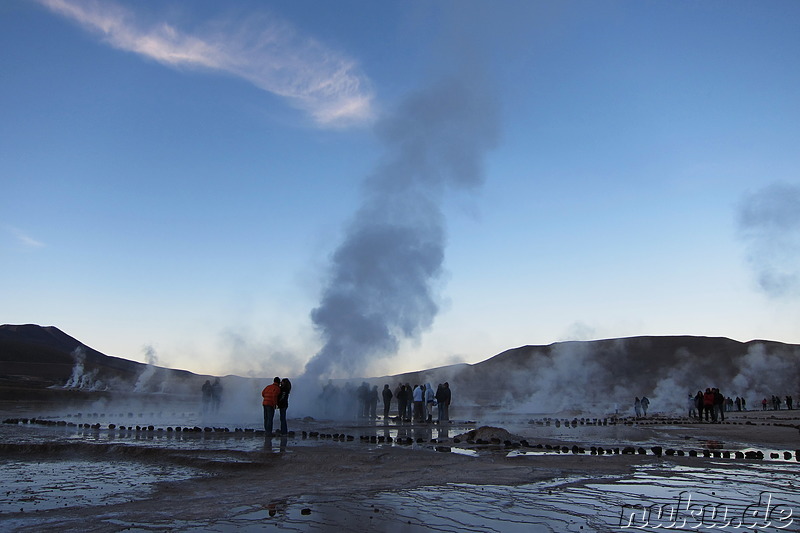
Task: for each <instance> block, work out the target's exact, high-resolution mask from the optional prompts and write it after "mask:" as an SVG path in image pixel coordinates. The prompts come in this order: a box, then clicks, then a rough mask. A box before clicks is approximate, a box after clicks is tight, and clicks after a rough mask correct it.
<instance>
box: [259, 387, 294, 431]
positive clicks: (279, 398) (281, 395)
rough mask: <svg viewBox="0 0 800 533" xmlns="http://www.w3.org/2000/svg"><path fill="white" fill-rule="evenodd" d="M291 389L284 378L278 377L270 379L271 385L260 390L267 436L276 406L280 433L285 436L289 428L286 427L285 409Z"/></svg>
mask: <svg viewBox="0 0 800 533" xmlns="http://www.w3.org/2000/svg"><path fill="white" fill-rule="evenodd" d="M291 391H292V384H291V382H290V381H289V380H288V379H286V378H283V379H281V378H278V377H276V378H275V379H273V380H272V384H271V385H267V386H266V387H264V390H262V391H261V397H262V398H263V399H264V401H262V402H261V404H262V405H263V406H264V430H265V431H266V433H267V436H268V437H271V436H272V421H273V419H274V418H275V409H276V408H277V409H278V410H279V411H280V414H281V435H283V436H285V435H286V434H287V433H288V432H289V429H288V428H287V427H286V409H288V408H289V393H290V392H291Z"/></svg>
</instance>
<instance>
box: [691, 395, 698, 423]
mask: <svg viewBox="0 0 800 533" xmlns="http://www.w3.org/2000/svg"><path fill="white" fill-rule="evenodd" d="M696 417H697V402H695V400H694V396H692V393H691V392H690V393H689V418H690V419H691V418H696Z"/></svg>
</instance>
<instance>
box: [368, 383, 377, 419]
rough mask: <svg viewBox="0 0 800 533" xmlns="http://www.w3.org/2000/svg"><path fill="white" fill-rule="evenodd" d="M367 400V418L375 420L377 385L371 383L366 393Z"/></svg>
mask: <svg viewBox="0 0 800 533" xmlns="http://www.w3.org/2000/svg"><path fill="white" fill-rule="evenodd" d="M367 399H368V400H369V418H370V419H371V420H375V419H376V418H378V386H377V385H373V386H372V389H370V391H369V394H368V395H367Z"/></svg>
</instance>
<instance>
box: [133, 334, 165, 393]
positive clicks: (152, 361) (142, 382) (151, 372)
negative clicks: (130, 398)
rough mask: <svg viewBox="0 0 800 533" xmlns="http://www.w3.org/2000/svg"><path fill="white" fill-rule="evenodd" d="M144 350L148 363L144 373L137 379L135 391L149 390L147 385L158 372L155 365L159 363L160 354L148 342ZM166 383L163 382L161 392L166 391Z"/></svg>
mask: <svg viewBox="0 0 800 533" xmlns="http://www.w3.org/2000/svg"><path fill="white" fill-rule="evenodd" d="M143 351H144V356H145V361H146V362H147V365H146V366H145V367H144V370H142V373H141V374H139V379H137V380H136V385H134V386H133V392H147V391H148V387H147V385H148V383H149V382H150V381H151V380H152V379H153V376H155V374H156V366H155V365H157V364H158V356H157V355H156V350H155V348H153V346H151V345H149V344H148V345H146V346H145V347H144V348H143ZM164 385H165V383H163V382H162V383H161V387H160V389H161V390H160V391H159V392H164V391H163V389H164Z"/></svg>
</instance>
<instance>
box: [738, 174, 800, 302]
mask: <svg viewBox="0 0 800 533" xmlns="http://www.w3.org/2000/svg"><path fill="white" fill-rule="evenodd" d="M739 228H740V231H741V234H742V236H743V238H744V239H745V240H746V242H747V247H748V260H749V261H750V263H751V265H752V266H753V268H754V270H755V272H756V275H757V276H758V284H759V286H760V287H761V289H762V290H763V291H764V292H766V293H767V294H768V295H769V296H771V297H785V296H797V295H800V266H799V265H800V186H797V185H791V184H786V183H776V184H772V185H769V186H768V187H765V188H763V189H761V190H760V191H757V192H755V193H753V194H751V195H749V196H748V197H746V198H745V200H744V202H743V203H742V206H741V208H740V211H739Z"/></svg>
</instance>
